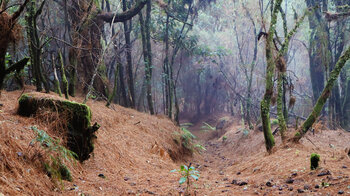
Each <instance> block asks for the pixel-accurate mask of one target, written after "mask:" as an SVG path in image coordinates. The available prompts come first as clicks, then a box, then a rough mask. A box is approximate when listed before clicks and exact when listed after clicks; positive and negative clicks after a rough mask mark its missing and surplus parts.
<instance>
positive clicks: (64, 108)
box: [17, 94, 99, 161]
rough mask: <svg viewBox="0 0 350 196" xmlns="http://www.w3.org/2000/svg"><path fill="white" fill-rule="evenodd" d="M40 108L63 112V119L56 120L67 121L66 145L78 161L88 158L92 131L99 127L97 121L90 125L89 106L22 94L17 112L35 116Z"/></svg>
mask: <svg viewBox="0 0 350 196" xmlns="http://www.w3.org/2000/svg"><path fill="white" fill-rule="evenodd" d="M41 109H49V110H51V111H52V112H58V113H62V114H63V113H65V115H62V116H64V118H65V119H58V120H65V121H66V122H67V129H68V130H67V147H68V148H69V149H70V150H71V151H73V152H75V153H76V154H77V155H78V157H79V160H80V161H84V160H86V159H88V158H89V157H90V153H91V152H92V151H93V149H94V145H93V140H94V139H95V138H96V135H95V134H94V133H95V132H96V131H97V130H98V128H99V125H98V124H97V123H95V124H94V125H93V126H91V110H90V108H89V107H88V106H87V105H85V104H80V103H76V102H71V101H66V100H57V99H53V98H47V97H36V96H35V95H31V94H23V95H22V96H21V97H20V99H19V107H18V111H17V113H18V114H19V115H22V116H27V117H29V116H35V115H37V114H38V112H40V110H41Z"/></svg>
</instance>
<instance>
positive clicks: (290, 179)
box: [286, 178, 294, 184]
mask: <svg viewBox="0 0 350 196" xmlns="http://www.w3.org/2000/svg"><path fill="white" fill-rule="evenodd" d="M293 182H294V179H292V178H288V179H287V180H286V183H287V184H293Z"/></svg>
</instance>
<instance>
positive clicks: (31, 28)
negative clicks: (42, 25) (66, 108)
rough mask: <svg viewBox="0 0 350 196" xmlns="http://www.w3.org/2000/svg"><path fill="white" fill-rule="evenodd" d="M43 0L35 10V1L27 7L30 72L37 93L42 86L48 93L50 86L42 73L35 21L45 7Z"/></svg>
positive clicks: (39, 45) (40, 49) (40, 51)
mask: <svg viewBox="0 0 350 196" xmlns="http://www.w3.org/2000/svg"><path fill="white" fill-rule="evenodd" d="M45 2H46V1H45V0H44V1H43V2H42V3H41V5H40V7H39V8H38V9H37V8H36V1H34V0H31V1H30V3H29V4H28V7H27V16H26V21H27V35H28V42H29V53H30V58H31V65H32V72H33V75H34V78H35V85H36V90H37V91H39V92H40V91H42V85H44V87H45V91H46V92H47V93H48V92H50V85H49V82H48V81H47V79H46V78H45V76H44V74H43V71H42V69H43V68H42V61H41V53H42V46H41V41H40V39H39V34H38V30H37V24H36V20H37V18H38V16H39V15H40V14H41V12H42V9H43V6H44V5H45Z"/></svg>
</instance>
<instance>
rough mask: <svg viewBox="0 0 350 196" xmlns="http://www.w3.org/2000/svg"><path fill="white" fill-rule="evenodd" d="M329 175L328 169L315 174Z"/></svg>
mask: <svg viewBox="0 0 350 196" xmlns="http://www.w3.org/2000/svg"><path fill="white" fill-rule="evenodd" d="M326 175H331V172H330V171H329V170H323V171H321V173H319V174H317V176H326Z"/></svg>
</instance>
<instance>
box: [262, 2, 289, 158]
mask: <svg viewBox="0 0 350 196" xmlns="http://www.w3.org/2000/svg"><path fill="white" fill-rule="evenodd" d="M282 1H283V0H276V2H275V5H274V8H273V11H272V14H271V23H270V29H269V32H268V35H267V39H266V60H267V67H266V86H265V94H264V98H263V100H262V101H261V103H260V107H261V108H260V109H261V120H262V127H263V132H264V138H265V146H266V150H267V151H268V152H269V153H271V150H272V148H273V147H274V146H275V139H274V137H273V135H272V132H271V122H270V103H271V98H272V94H273V85H274V82H273V76H274V72H275V67H276V63H275V57H274V55H273V48H274V43H273V37H274V34H275V31H276V23H277V13H278V11H279V9H280V7H281V3H282Z"/></svg>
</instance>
